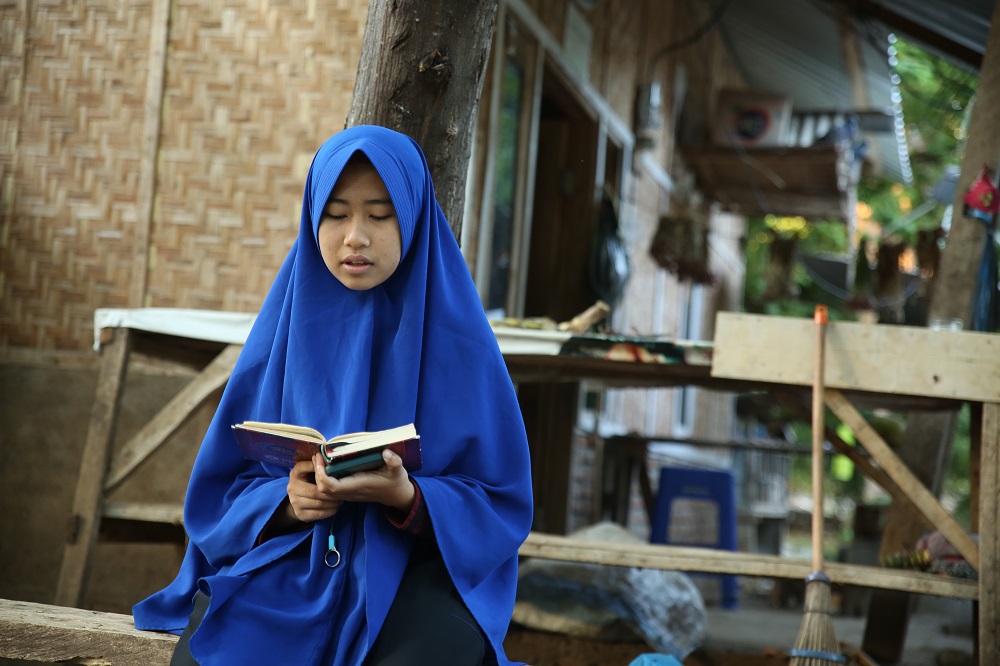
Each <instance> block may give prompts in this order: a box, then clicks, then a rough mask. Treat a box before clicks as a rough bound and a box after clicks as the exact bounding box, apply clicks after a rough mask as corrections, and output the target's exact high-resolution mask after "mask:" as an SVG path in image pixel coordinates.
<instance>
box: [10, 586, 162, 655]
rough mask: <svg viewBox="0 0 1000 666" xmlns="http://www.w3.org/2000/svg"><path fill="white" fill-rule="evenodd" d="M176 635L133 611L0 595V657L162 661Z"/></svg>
mask: <svg viewBox="0 0 1000 666" xmlns="http://www.w3.org/2000/svg"><path fill="white" fill-rule="evenodd" d="M176 643H177V637H176V636H173V635H171V634H165V633H159V632H153V631H139V630H138V629H136V628H135V626H134V624H133V620H132V616H131V615H122V614H119V613H100V612H97V611H89V610H80V609H77V608H64V607H61V606H48V605H45V604H36V603H29V602H27V601H12V600H9V599H0V657H3V658H6V659H25V660H29V661H41V662H46V663H60V664H61V663H74V664H93V665H99V664H114V666H160V665H162V666H166V665H167V664H169V663H170V656H171V655H172V654H173V651H174V645H175V644H176Z"/></svg>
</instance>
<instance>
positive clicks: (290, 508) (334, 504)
mask: <svg viewBox="0 0 1000 666" xmlns="http://www.w3.org/2000/svg"><path fill="white" fill-rule="evenodd" d="M341 504H343V502H342V501H341V500H338V499H334V498H332V497H330V495H329V493H328V492H326V491H325V490H324V489H322V488H320V487H319V486H318V485H316V476H315V470H314V468H313V461H312V460H301V461H299V462H298V463H296V464H295V467H293V468H292V471H291V472H290V473H289V475H288V504H287V505H286V506H287V509H286V511H287V514H288V518H289V519H290V520H297V521H300V522H303V523H310V522H314V521H317V520H322V519H324V518H329V517H330V516H332V515H333V514H335V513H337V509H339V508H340V505H341Z"/></svg>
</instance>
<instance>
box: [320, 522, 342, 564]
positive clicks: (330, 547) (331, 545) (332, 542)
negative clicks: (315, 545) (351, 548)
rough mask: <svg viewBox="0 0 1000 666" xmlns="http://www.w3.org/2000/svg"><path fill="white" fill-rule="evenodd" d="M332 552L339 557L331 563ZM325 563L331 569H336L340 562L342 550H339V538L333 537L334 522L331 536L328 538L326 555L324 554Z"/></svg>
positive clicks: (331, 527)
mask: <svg viewBox="0 0 1000 666" xmlns="http://www.w3.org/2000/svg"><path fill="white" fill-rule="evenodd" d="M330 553H333V554H334V555H336V556H337V559H336V560H334V561H333V563H332V564H331V563H330ZM323 563H324V564H326V566H328V567H330V568H331V569H336V568H337V566H338V565H339V564H340V551H339V550H337V540H336V539H335V538H334V537H333V523H331V524H330V536H329V537H328V538H327V540H326V555H324V556H323Z"/></svg>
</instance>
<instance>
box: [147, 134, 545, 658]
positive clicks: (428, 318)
mask: <svg viewBox="0 0 1000 666" xmlns="http://www.w3.org/2000/svg"><path fill="white" fill-rule="evenodd" d="M356 152H362V153H364V154H365V155H366V156H367V157H368V159H369V160H370V161H371V162H372V164H373V165H374V166H375V168H376V170H377V171H378V173H379V175H380V176H381V177H382V180H383V181H384V182H385V185H386V188H387V189H388V191H389V194H390V196H391V198H392V201H393V204H394V207H395V210H396V215H397V218H398V220H399V225H400V231H401V236H402V251H403V254H402V260H401V262H400V265H399V267H398V268H397V269H396V271H395V273H393V275H392V276H391V277H390V278H389V279H388V280H386V282H384V283H383V284H382V285H379V286H378V287H375V288H373V289H370V290H367V291H351V290H349V289H347V288H346V287H344V286H343V285H341V284H340V283H339V282H338V281H337V279H336V278H335V277H334V276H333V275H332V274H331V273H330V272H329V270H327V268H326V266H325V265H324V263H323V260H322V257H321V255H320V252H319V249H318V245H317V231H318V228H319V222H320V216H321V213H322V210H323V207H324V206H325V204H326V202H327V200H328V199H329V196H330V193H331V191H332V189H333V186H334V184H335V183H336V181H337V178H338V177H339V175H340V173H341V171H342V169H343V167H344V165H345V164H346V162H347V160H348V159H349V158H350V157H351V155H353V154H354V153H356ZM243 420H260V421H282V422H285V423H294V424H300V425H309V426H312V427H315V428H317V429H318V430H320V431H321V432H323V433H325V434H326V435H327V436H332V435H335V434H338V433H342V432H354V431H360V430H375V429H382V428H390V427H394V426H398V425H402V424H405V423H409V422H410V421H413V422H414V423H415V424H416V427H417V431H418V432H419V433H420V435H421V442H422V449H423V468H422V469H421V470H420V471H419V472H417V473H415V474H414V478H415V480H416V482H417V483H418V485H419V486H420V490H421V493H422V495H423V500H424V501H425V502H426V506H427V509H428V511H429V513H430V516H431V520H432V523H433V526H434V534H435V538H436V540H437V542H438V545H439V548H440V550H441V554H442V557H443V559H444V562H445V565H446V566H447V569H448V571H449V572H450V574H451V576H452V579H453V580H454V583H455V586H456V588H457V589H458V591H459V593H460V594H461V596H462V598H463V599H464V601H465V603H466V605H467V606H468V608H469V610H470V611H471V612H472V614H473V615H474V616H475V617H476V619H477V621H478V622H479V624H480V625H481V627H482V629H483V631H484V633H485V634H486V635H487V636H488V637H489V640H490V642H491V644H492V646H493V649H494V650H495V651H496V653H497V657H498V660H499V662H500V663H501V664H504V663H507V660H506V658H505V657H504V654H503V649H502V640H503V636H504V635H505V633H506V630H507V627H508V623H509V621H510V617H511V613H512V610H513V604H514V595H515V588H516V580H517V549H518V547H519V545H520V544H521V543H522V542H523V540H524V538H525V537H526V535H527V533H528V531H529V529H530V526H531V519H532V502H531V480H530V472H529V461H528V447H527V441H526V436H525V432H524V424H523V422H522V420H521V414H520V410H519V407H518V404H517V399H516V395H515V393H514V390H513V386H512V384H511V381H510V377H509V375H508V374H507V370H506V366H505V364H504V361H503V358H502V356H501V355H500V352H499V348H498V346H497V343H496V338H495V336H494V335H493V332H492V330H491V328H490V326H489V323H488V322H487V320H486V317H485V314H484V312H483V308H482V305H481V303H480V301H479V297H478V295H477V293H476V289H475V286H474V285H473V283H472V280H471V278H470V275H469V271H468V268H467V267H466V264H465V261H464V259H463V257H462V254H461V252H460V250H459V248H458V244H457V243H456V242H455V238H454V236H453V234H452V232H451V229H450V228H449V226H448V223H447V221H446V220H445V217H444V214H443V213H442V211H441V208H440V206H439V205H438V203H437V200H436V199H435V195H434V187H433V184H432V182H431V178H430V173H429V170H428V168H427V163H426V159H425V157H424V155H423V152H422V151H421V150H420V148H419V147H418V146H417V144H416V143H415V142H414V141H413V140H411V139H410V138H408V137H406V136H404V135H401V134H398V133H396V132H393V131H391V130H388V129H385V128H380V127H371V126H367V127H355V128H351V129H347V130H344V131H343V132H340V133H338V134H336V135H334V136H333V137H332V138H331V139H329V140H328V141H327V142H326V143H324V144H323V146H322V147H321V148H320V149H319V151H318V152H317V154H316V156H315V157H314V159H313V163H312V166H311V167H310V170H309V174H308V177H307V180H306V184H305V193H304V196H303V203H302V215H301V223H300V230H299V234H298V237H297V239H296V241H295V243H294V245H293V247H292V249H291V251H290V253H289V255H288V257H287V258H286V260H285V262H284V264H283V265H282V267H281V269H280V271H279V273H278V275H277V277H276V279H275V281H274V284H273V286H272V287H271V290H270V292H269V293H268V295H267V297H266V299H265V301H264V304H263V306H262V307H261V310H260V313H259V315H258V317H257V319H256V322H255V324H254V326H253V329H252V330H251V332H250V335H249V337H248V339H247V342H246V345H245V347H244V348H243V351H242V353H241V354H240V358H239V360H238V362H237V363H236V366H235V368H234V371H233V374H232V377H231V379H230V381H229V383H228V384H227V387H226V390H225V392H224V394H223V397H222V400H221V403H220V406H219V409H218V411H217V413H216V415H215V417H214V419H213V421H212V424H211V426H210V427H209V430H208V433H207V435H206V437H205V440H204V442H203V443H202V446H201V449H200V450H199V453H198V456H197V459H196V461H195V465H194V469H193V471H192V475H191V480H190V483H189V486H188V491H187V497H186V500H185V512H184V520H185V528H186V530H187V532H188V535H189V537H190V542H189V546H188V549H187V552H186V555H185V558H184V561H183V564H182V566H181V569H180V571H179V573H178V575H177V577H176V579H175V580H174V581H173V582H172V583H171V584H170V585H169V586H168V587H167V588H165V589H164V590H162V591H160V592H157V593H156V594H154V595H152V596H151V597H149V598H148V599H145V600H144V601H142V602H140V603H139V604H137V605H136V606H135V608H134V609H133V612H134V616H135V623H136V626H137V627H138V628H140V629H152V630H165V631H172V632H175V633H179V632H180V631H181V630H182V629H183V627H184V626H185V625H186V623H187V620H188V615H189V614H190V612H191V607H192V597H193V595H194V593H195V591H196V590H197V589H199V588H200V589H202V590H204V591H206V592H208V593H209V594H210V596H211V604H210V606H209V609H208V612H207V614H206V616H205V618H204V620H203V621H202V624H201V627H200V628H199V630H198V631H197V632H196V633H195V635H194V636H193V637H192V640H191V651H192V654H193V655H194V656H195V658H196V659H198V661H199V663H202V664H204V665H205V666H209V665H211V664H227V665H228V664H234V663H241V664H256V663H260V664H273V663H287V664H300V665H305V664H335V665H341V664H344V665H348V664H360V663H361V661H362V659H363V658H364V655H365V653H366V652H367V650H368V648H369V647H370V646H371V644H372V643H373V642H374V640H375V636H376V635H377V633H378V630H379V628H380V627H381V625H382V622H383V621H384V619H385V616H386V614H387V612H388V610H389V606H390V604H391V603H392V600H393V597H394V595H395V592H396V589H397V588H398V585H399V581H400V578H401V576H402V574H403V570H404V568H405V567H406V563H407V560H408V557H409V553H410V550H411V547H412V542H411V537H410V536H409V535H407V534H406V533H404V532H402V531H400V530H398V529H396V528H395V527H393V526H392V525H391V524H390V523H389V522H388V521H387V520H386V518H385V516H384V515H383V513H382V509H381V507H379V506H377V505H368V504H359V503H355V504H345V505H344V506H343V507H342V508H341V510H340V511H338V513H337V514H336V515H335V516H334V517H333V518H332V520H326V521H319V522H318V523H316V524H315V525H314V526H313V528H312V529H311V530H304V531H301V532H297V533H294V534H289V535H284V536H279V537H276V538H273V539H270V540H268V541H266V542H264V543H263V544H261V545H259V546H255V541H256V539H257V536H258V534H259V533H260V531H261V529H262V528H263V526H264V525H265V523H266V522H267V521H268V519H269V518H270V517H271V515H272V514H273V512H274V511H275V509H276V508H277V507H278V506H279V504H280V503H281V502H282V500H283V499H284V497H285V495H286V485H287V481H288V470H287V469H281V468H274V467H271V466H267V465H263V464H260V463H255V462H249V461H247V460H245V459H244V458H243V457H242V456H241V455H240V452H239V449H238V448H237V446H236V443H235V440H234V438H233V435H232V433H231V432H230V426H231V425H232V424H234V423H238V422H240V421H243ZM331 524H332V529H333V532H334V534H335V535H336V540H337V547H338V549H339V550H340V552H341V553H342V555H343V563H342V564H341V566H339V567H338V568H336V569H329V568H328V567H326V566H325V565H324V563H323V555H324V553H325V551H326V543H327V534H328V532H329V530H330V529H331Z"/></svg>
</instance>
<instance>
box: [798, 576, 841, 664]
mask: <svg viewBox="0 0 1000 666" xmlns="http://www.w3.org/2000/svg"><path fill="white" fill-rule="evenodd" d="M830 605H831V594H830V579H829V578H827V577H826V576H825V575H824V574H823V573H822V572H819V571H814V572H813V574H812V575H811V576H809V578H807V579H806V596H805V603H804V610H805V616H804V617H803V619H802V627H801V628H800V629H799V635H798V637H797V638H796V639H795V648H794V649H793V650H791V652H790V653H789V654H790V655H791V657H792V658H791V660H790V661H789V662H788V663H789V666H830V665H831V664H843V663H846V661H847V659H846V658H845V657H844V655H843V653H842V652H841V650H840V644H839V643H837V637H836V635H835V634H834V631H833V618H832V617H831V616H830Z"/></svg>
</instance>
